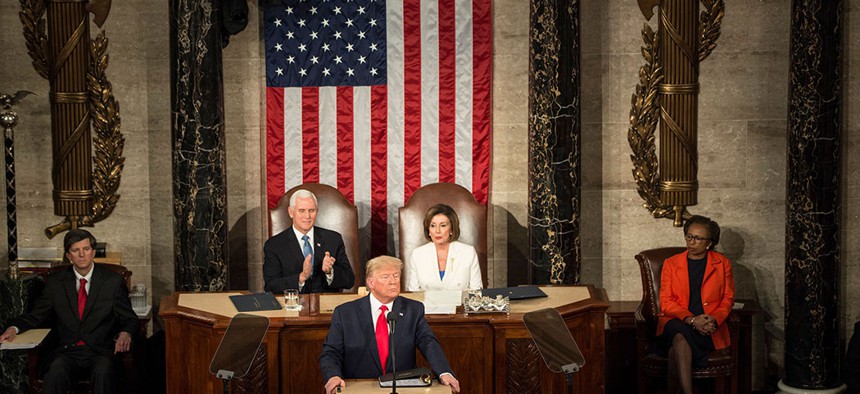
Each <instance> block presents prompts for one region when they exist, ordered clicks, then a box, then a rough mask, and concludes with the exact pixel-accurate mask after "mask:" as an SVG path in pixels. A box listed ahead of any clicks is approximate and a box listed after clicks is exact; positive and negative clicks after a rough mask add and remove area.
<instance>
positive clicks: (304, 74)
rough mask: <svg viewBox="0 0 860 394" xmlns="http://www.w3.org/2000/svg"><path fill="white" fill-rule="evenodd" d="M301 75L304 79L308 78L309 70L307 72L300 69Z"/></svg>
mask: <svg viewBox="0 0 860 394" xmlns="http://www.w3.org/2000/svg"><path fill="white" fill-rule="evenodd" d="M299 74H301V75H302V76H303V77H306V76H308V70H305V69H303V68H302V69H299Z"/></svg>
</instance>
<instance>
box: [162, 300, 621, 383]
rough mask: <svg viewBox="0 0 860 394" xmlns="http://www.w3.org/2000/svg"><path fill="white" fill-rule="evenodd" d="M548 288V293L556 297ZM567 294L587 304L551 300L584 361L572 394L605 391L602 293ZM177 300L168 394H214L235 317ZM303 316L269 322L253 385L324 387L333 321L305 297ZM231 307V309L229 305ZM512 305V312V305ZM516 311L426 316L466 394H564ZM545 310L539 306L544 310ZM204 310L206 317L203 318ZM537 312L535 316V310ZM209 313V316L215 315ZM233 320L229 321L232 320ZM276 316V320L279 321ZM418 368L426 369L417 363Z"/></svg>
mask: <svg viewBox="0 0 860 394" xmlns="http://www.w3.org/2000/svg"><path fill="white" fill-rule="evenodd" d="M558 289H559V288H550V289H549V290H548V293H551V294H560V293H558V291H559V290H558ZM569 289H571V290H570V291H571V292H581V294H585V297H583V298H584V299H582V300H580V301H575V302H573V301H572V299H571V298H567V299H565V297H562V296H558V295H555V296H551V297H549V298H548V299H547V300H549V301H551V302H554V303H556V305H557V307H556V309H557V310H558V311H559V312H560V313H561V315H562V317H563V318H564V320H565V322H566V323H567V325H568V327H569V329H570V331H571V333H572V335H573V338H574V339H575V340H576V342H577V344H578V345H579V347H580V350H581V351H582V353H583V355H584V356H585V359H586V364H585V366H584V367H583V368H582V369H581V370H580V371H579V372H578V373H577V374H576V377H575V379H574V384H575V388H574V390H575V392H579V393H602V392H603V391H604V380H603V370H604V359H603V358H604V356H603V351H604V350H603V344H604V338H603V336H604V316H605V312H606V309H607V308H608V307H609V304H608V302H607V300H606V294H605V293H604V291H603V290H602V289H595V288H594V287H593V286H575V287H571V288H569ZM228 294H229V293H209V294H205V295H203V294H195V297H200V296H204V297H208V299H209V301H211V303H212V304H220V305H223V303H224V302H225V300H227V296H228ZM182 295H183V294H182V293H174V294H172V295H170V296H167V297H165V298H164V299H163V300H162V302H161V313H160V315H161V317H162V318H163V319H164V330H165V334H166V340H167V344H166V345H167V348H166V352H167V356H166V357H167V391H168V392H169V393H215V392H217V391H220V390H221V382H220V381H218V379H216V378H215V377H214V375H211V374H210V373H209V370H208V366H209V362H210V360H211V359H212V356H213V355H214V354H215V351H216V350H217V348H218V344H219V342H220V340H221V337H222V336H223V335H224V331H225V330H226V328H227V326H228V325H229V323H230V318H229V317H228V315H230V316H232V314H235V309H233V312H229V313H228V312H220V311H219V312H216V309H210V308H209V307H203V306H200V305H199V304H198V306H197V307H195V308H189V307H187V306H183V305H182V304H183V303H182V302H180V298H181V297H182ZM301 297H302V305H303V310H302V312H301V313H300V315H299V316H298V317H285V316H283V312H279V311H274V312H266V313H267V314H269V315H268V316H267V317H268V318H269V322H270V325H269V330H268V331H267V333H266V335H265V337H264V340H263V341H264V343H263V346H262V347H261V348H262V349H263V350H264V352H262V354H259V355H258V357H259V365H255V366H253V367H252V370H254V371H260V372H259V373H260V374H258V375H256V377H255V378H254V379H249V380H256V381H261V380H262V381H263V382H265V385H264V387H262V388H260V390H263V391H264V392H265V391H267V392H270V393H313V392H320V391H321V389H322V387H323V384H324V382H323V381H322V375H321V373H320V370H319V354H320V351H321V350H322V343H323V341H324V340H325V337H326V334H327V333H328V328H329V326H330V324H331V315H330V314H325V313H320V311H319V310H320V296H319V295H318V294H311V295H302V296H301ZM226 302H227V303H229V301H226ZM515 305H516V304H515ZM522 305H528V303H526V304H520V305H518V306H517V307H516V308H512V309H513V310H514V311H516V312H518V313H511V315H510V317H507V316H505V315H503V314H501V315H470V316H469V317H465V316H463V314H456V315H428V316H427V320H428V322H429V323H430V327H431V328H432V329H433V331H434V332H435V333H436V336H437V337H438V338H439V343H440V344H441V346H442V349H443V350H444V351H445V355H446V356H447V357H448V361H449V362H450V363H451V367H452V369H453V370H454V372H455V374H456V375H457V378H458V379H459V380H460V383H461V389H462V392H464V393H494V392H521V393H522V392H534V393H541V392H543V393H546V392H563V391H565V390H566V382H565V378H564V376H563V375H561V374H553V373H552V372H550V371H549V369H547V368H546V366H545V364H544V362H543V361H542V359H541V358H540V354H539V353H538V350H537V347H535V345H534V342H533V341H532V340H531V337H530V335H529V333H528V331H527V330H526V328H525V325H524V324H523V321H522V316H523V313H524V312H527V311H525V310H522V309H520V307H521V306H522ZM541 307H542V306H541ZM201 309H206V310H208V311H206V310H201ZM534 309H539V307H537V306H535V307H534ZM213 312H214V313H213ZM231 313H232V314H231ZM279 314H281V316H278V315H279ZM418 364H419V366H427V363H426V361H425V360H424V359H423V358H422V357H421V356H420V353H419V357H418Z"/></svg>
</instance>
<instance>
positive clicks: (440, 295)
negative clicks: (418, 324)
mask: <svg viewBox="0 0 860 394" xmlns="http://www.w3.org/2000/svg"><path fill="white" fill-rule="evenodd" d="M462 303H463V292H462V291H460V290H432V291H427V292H424V313H425V314H428V315H453V314H454V313H457V307H458V306H459V305H460V304H462Z"/></svg>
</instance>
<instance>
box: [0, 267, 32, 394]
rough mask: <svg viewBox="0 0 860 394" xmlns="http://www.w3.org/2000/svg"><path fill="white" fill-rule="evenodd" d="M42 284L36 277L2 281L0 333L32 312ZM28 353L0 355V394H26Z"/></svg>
mask: <svg viewBox="0 0 860 394" xmlns="http://www.w3.org/2000/svg"><path fill="white" fill-rule="evenodd" d="M41 288H42V281H41V280H38V279H37V278H36V277H35V276H34V275H22V276H21V278H20V279H18V280H12V279H7V278H6V277H0V305H2V307H0V330H5V329H6V327H8V326H9V323H11V322H12V320H13V319H15V318H17V317H18V316H20V315H21V314H23V313H24V312H25V311H26V310H28V309H29V306H30V305H32V303H33V301H34V299H33V298H34V297H35V295H36V294H37V293H40V292H41ZM29 387H30V384H29V378H28V376H27V350H3V351H0V393H22V394H23V393H27V392H28V391H29Z"/></svg>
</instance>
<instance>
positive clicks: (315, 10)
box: [311, 7, 317, 15]
mask: <svg viewBox="0 0 860 394" xmlns="http://www.w3.org/2000/svg"><path fill="white" fill-rule="evenodd" d="M316 14H317V7H311V15H316Z"/></svg>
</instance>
